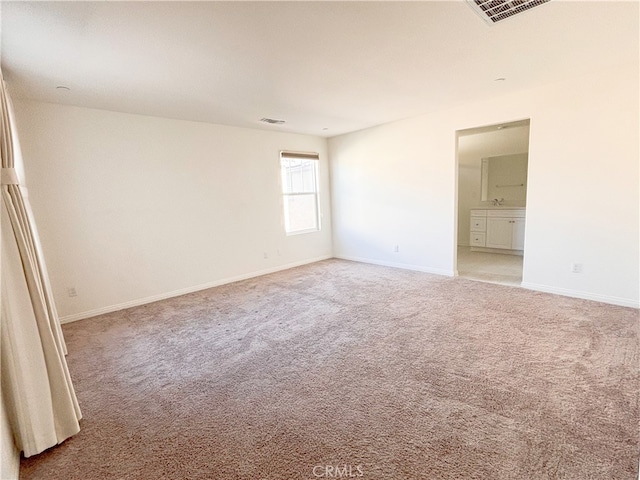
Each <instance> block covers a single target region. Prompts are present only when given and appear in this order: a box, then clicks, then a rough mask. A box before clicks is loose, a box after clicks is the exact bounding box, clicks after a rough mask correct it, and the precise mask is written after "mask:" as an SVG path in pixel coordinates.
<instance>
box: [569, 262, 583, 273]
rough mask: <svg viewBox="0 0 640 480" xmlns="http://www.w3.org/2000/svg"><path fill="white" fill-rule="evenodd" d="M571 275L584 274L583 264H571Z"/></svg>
mask: <svg viewBox="0 0 640 480" xmlns="http://www.w3.org/2000/svg"><path fill="white" fill-rule="evenodd" d="M571 273H582V264H581V263H572V264H571Z"/></svg>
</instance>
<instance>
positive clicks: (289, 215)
mask: <svg viewBox="0 0 640 480" xmlns="http://www.w3.org/2000/svg"><path fill="white" fill-rule="evenodd" d="M318 158H319V157H318V154H317V153H300V152H280V171H281V176H282V203H283V208H284V226H285V230H286V232H287V234H296V233H307V232H314V231H317V230H320V212H319V204H318Z"/></svg>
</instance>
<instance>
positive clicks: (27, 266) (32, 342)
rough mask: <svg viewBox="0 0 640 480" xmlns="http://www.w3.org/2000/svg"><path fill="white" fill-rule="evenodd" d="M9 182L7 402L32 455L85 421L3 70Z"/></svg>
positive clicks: (0, 230)
mask: <svg viewBox="0 0 640 480" xmlns="http://www.w3.org/2000/svg"><path fill="white" fill-rule="evenodd" d="M0 108H1V109H2V112H1V113H2V118H1V122H0V123H1V127H2V135H1V138H0V142H1V154H2V177H1V184H2V185H1V189H2V195H1V210H0V217H1V219H0V220H1V225H0V242H1V243H0V250H1V261H2V265H1V267H0V275H1V276H0V290H1V295H0V303H1V308H0V337H1V338H0V340H1V342H0V349H1V352H0V362H1V363H0V373H1V377H2V384H1V386H2V397H3V400H4V402H5V406H6V408H7V414H8V417H9V422H10V424H11V428H12V431H13V435H14V441H15V443H16V446H17V447H18V449H19V450H20V451H22V452H24V455H25V457H29V456H31V455H35V454H37V453H40V452H42V451H43V450H45V449H47V448H49V447H52V446H54V445H57V444H59V443H61V442H63V441H64V440H65V439H67V438H69V437H70V436H72V435H74V434H76V433H77V432H78V431H80V424H79V420H80V418H81V417H82V415H81V412H80V407H79V405H78V401H77V398H76V394H75V391H74V389H73V384H72V382H71V376H70V375H69V370H68V368H67V362H66V358H65V354H66V345H65V343H64V338H63V335H62V329H61V328H60V320H59V318H58V314H57V312H56V308H55V304H54V302H53V296H52V292H51V286H50V284H49V279H48V275H47V270H46V266H45V263H44V258H43V256H42V249H41V247H40V243H39V240H38V235H37V231H36V228H35V223H34V219H33V214H32V212H31V208H30V206H29V201H28V195H27V189H26V187H25V185H24V178H21V177H22V176H23V175H22V172H23V168H22V158H21V154H20V149H19V145H18V142H17V135H16V133H15V128H14V124H13V110H12V105H11V100H10V98H9V95H8V92H7V89H6V85H5V83H4V80H3V78H2V74H1V72H0Z"/></svg>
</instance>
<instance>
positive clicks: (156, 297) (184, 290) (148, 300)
mask: <svg viewBox="0 0 640 480" xmlns="http://www.w3.org/2000/svg"><path fill="white" fill-rule="evenodd" d="M329 258H333V256H332V255H323V256H321V257H315V258H310V259H307V260H302V261H300V262H293V263H287V264H285V265H279V266H277V267H272V268H265V269H263V270H258V271H254V272H249V273H244V274H242V275H238V276H235V277H229V278H223V279H221V280H216V281H214V282H209V283H203V284H200V285H195V286H193V287H187V288H181V289H179V290H174V291H172V292H167V293H160V294H158V295H152V296H150V297H145V298H139V299H136V300H131V301H128V302H123V303H118V304H116V305H109V306H107V307H102V308H97V309H95V310H88V311H86V312H80V313H74V314H72V315H66V316H64V317H60V323H70V322H75V321H77V320H83V319H85V318H90V317H95V316H97V315H103V314H105V313H111V312H117V311H118V310H124V309H125V308H131V307H137V306H140V305H145V304H147V303H153V302H157V301H159V300H165V299H167V298H172V297H179V296H180V295H186V294H188V293H193V292H198V291H200V290H206V289H207V288H213V287H219V286H220V285H226V284H227V283H233V282H239V281H240V280H247V279H248V278H254V277H260V276H262V275H267V274H269V273H275V272H279V271H282V270H288V269H290V268H294V267H299V266H301V265H307V264H309V263H315V262H320V261H322V260H327V259H329Z"/></svg>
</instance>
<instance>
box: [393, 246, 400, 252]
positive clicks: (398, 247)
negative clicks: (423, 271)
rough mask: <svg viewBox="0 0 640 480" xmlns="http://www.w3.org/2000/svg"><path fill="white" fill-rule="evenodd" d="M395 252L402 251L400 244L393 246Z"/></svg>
mask: <svg viewBox="0 0 640 480" xmlns="http://www.w3.org/2000/svg"><path fill="white" fill-rule="evenodd" d="M393 252H394V253H398V252H400V245H396V246H395V247H393Z"/></svg>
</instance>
